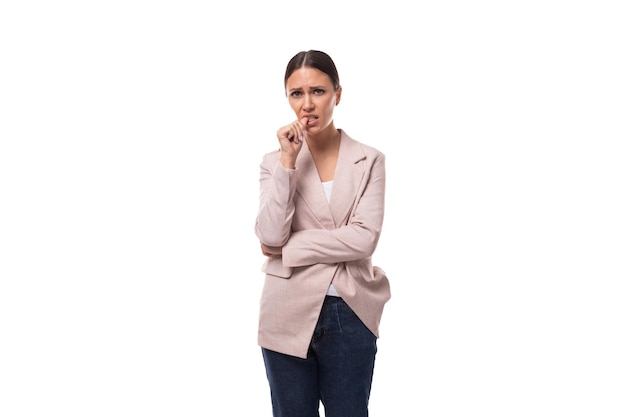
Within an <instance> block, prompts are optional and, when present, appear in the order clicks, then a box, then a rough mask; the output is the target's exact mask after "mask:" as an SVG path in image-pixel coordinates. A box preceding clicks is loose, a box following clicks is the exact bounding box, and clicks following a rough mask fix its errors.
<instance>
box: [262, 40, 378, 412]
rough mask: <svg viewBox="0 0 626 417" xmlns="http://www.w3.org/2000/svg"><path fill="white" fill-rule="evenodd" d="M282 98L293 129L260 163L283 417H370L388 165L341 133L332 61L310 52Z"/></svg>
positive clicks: (267, 304)
mask: <svg viewBox="0 0 626 417" xmlns="http://www.w3.org/2000/svg"><path fill="white" fill-rule="evenodd" d="M285 91H286V95H287V97H288V99H289V104H290V106H291V108H292V109H293V111H294V113H295V115H296V120H295V121H294V122H292V123H290V124H288V125H287V126H283V127H281V128H280V129H278V132H277V136H278V142H279V144H280V149H279V150H277V151H274V152H270V153H268V154H266V155H265V156H264V158H263V161H262V163H261V177H260V207H259V211H258V215H257V219H256V225H255V231H256V235H257V236H258V238H259V239H260V241H261V250H262V251H263V254H264V255H266V256H267V261H266V262H265V264H264V266H263V272H265V283H264V287H263V292H262V296H261V306H260V315H259V334H258V341H259V345H260V346H261V348H262V353H263V358H264V362H265V369H266V373H267V378H268V381H269V385H270V391H271V398H272V408H273V411H274V416H276V417H309V416H311V417H318V416H319V402H320V401H322V403H323V404H324V410H325V415H326V417H352V416H354V417H364V416H367V415H368V401H369V396H370V388H371V384H372V375H373V372H374V359H375V356H376V351H377V347H376V340H377V337H378V327H379V323H380V319H381V316H382V312H383V307H384V305H385V303H386V302H387V300H389V298H390V291H389V283H388V280H387V277H386V275H385V273H384V272H383V270H382V269H380V268H378V267H374V266H372V262H371V257H372V254H373V253H374V250H375V249H376V245H377V243H378V238H379V236H380V233H381V228H382V224H383V213H384V202H385V157H384V155H383V154H382V153H381V152H379V151H378V150H376V149H374V148H372V147H369V146H366V145H364V144H362V143H360V142H357V141H355V140H353V139H352V138H350V136H348V134H347V133H346V132H344V131H343V130H340V129H337V128H335V125H334V122H333V111H334V109H335V106H336V105H338V104H339V102H340V100H341V93H342V88H341V85H340V83H339V75H338V73H337V69H336V67H335V64H334V62H333V60H332V59H331V58H330V56H328V55H327V54H326V53H324V52H321V51H313V50H311V51H302V52H299V53H298V54H296V55H295V56H294V57H293V58H292V59H291V60H290V61H289V63H288V65H287V69H286V72H285Z"/></svg>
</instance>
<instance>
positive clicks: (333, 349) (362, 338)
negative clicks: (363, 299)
mask: <svg viewBox="0 0 626 417" xmlns="http://www.w3.org/2000/svg"><path fill="white" fill-rule="evenodd" d="M261 350H262V352H263V360H264V361H265V371H266V373H267V379H268V381H269V385H270V392H271V397H272V409H273V411H274V417H319V403H320V401H321V402H322V404H324V411H325V414H326V417H367V416H368V402H369V397H370V390H371V387H372V377H373V374H374V359H375V357H376V351H377V347H376V336H374V334H373V333H372V332H371V331H370V330H369V329H368V328H367V327H365V325H364V324H363V323H362V322H361V320H360V319H359V318H358V317H357V316H356V314H354V312H353V311H352V309H350V307H348V305H347V304H346V303H345V302H344V301H343V300H342V299H341V298H339V297H332V296H327V297H326V299H325V300H324V305H323V306H322V310H321V312H320V317H319V319H318V322H317V325H316V327H315V331H314V332H313V337H312V339H311V344H310V346H309V351H308V354H307V358H306V359H302V358H298V357H295V356H290V355H285V354H282V353H278V352H274V351H271V350H268V349H265V348H262V349H261Z"/></svg>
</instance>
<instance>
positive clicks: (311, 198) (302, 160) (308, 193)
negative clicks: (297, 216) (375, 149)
mask: <svg viewBox="0 0 626 417" xmlns="http://www.w3.org/2000/svg"><path fill="white" fill-rule="evenodd" d="M364 160H365V153H364V152H363V149H362V148H361V145H360V144H359V143H358V142H356V141H355V140H353V139H352V138H350V137H349V136H348V135H347V134H346V133H345V132H344V131H343V130H341V143H340V144H339V157H338V159H337V166H336V167H335V176H334V178H333V189H332V193H331V196H330V203H329V202H328V201H327V200H326V194H325V193H324V188H323V187H322V183H321V181H320V177H319V174H318V172H317V168H316V166H315V161H313V156H312V155H311V151H310V150H309V147H308V145H307V143H306V141H305V142H304V143H303V144H302V149H301V150H300V154H299V155H298V161H297V166H298V169H299V170H300V173H299V176H298V193H299V194H300V197H301V198H302V199H303V200H304V201H305V202H306V204H307V206H308V207H309V208H310V209H311V211H312V212H313V213H314V215H315V216H316V217H317V218H318V219H319V221H320V223H321V224H322V225H323V226H324V228H326V229H329V230H330V229H334V228H336V227H339V226H341V225H342V224H344V223H345V221H346V218H347V216H348V215H349V213H350V210H351V209H352V207H353V206H354V202H355V200H356V197H357V193H358V192H359V190H360V188H361V182H362V181H363V178H364V170H365V164H363V163H359V162H361V161H364Z"/></svg>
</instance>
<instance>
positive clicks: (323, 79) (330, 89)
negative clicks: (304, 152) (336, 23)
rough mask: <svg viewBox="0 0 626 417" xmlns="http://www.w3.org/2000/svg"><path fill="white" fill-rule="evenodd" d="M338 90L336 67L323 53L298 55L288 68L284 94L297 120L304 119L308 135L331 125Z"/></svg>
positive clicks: (339, 96) (301, 53)
mask: <svg viewBox="0 0 626 417" xmlns="http://www.w3.org/2000/svg"><path fill="white" fill-rule="evenodd" d="M341 90H342V89H341V84H340V83H339V74H338V73H337V68H336V67H335V63H334V62H333V60H332V59H331V57H330V56H329V55H328V54H326V53H324V52H321V51H314V50H310V51H302V52H298V53H297V54H296V55H295V56H294V57H293V58H291V60H290V61H289V63H288V64H287V70H286V71H285V92H286V95H287V98H288V99H289V105H290V106H291V108H292V109H293V111H294V112H295V113H296V116H297V117H298V119H302V118H306V119H307V130H308V131H309V132H310V133H313V134H315V133H317V132H319V131H322V130H324V129H325V128H326V127H328V126H329V125H331V124H332V122H333V111H334V108H335V106H336V105H337V104H339V101H340V99H341Z"/></svg>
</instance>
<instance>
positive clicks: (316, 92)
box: [313, 88, 326, 96]
mask: <svg viewBox="0 0 626 417" xmlns="http://www.w3.org/2000/svg"><path fill="white" fill-rule="evenodd" d="M325 92H326V90H323V89H321V88H316V89H315V90H313V94H315V95H318V96H321V95H322V94H324V93H325Z"/></svg>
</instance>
